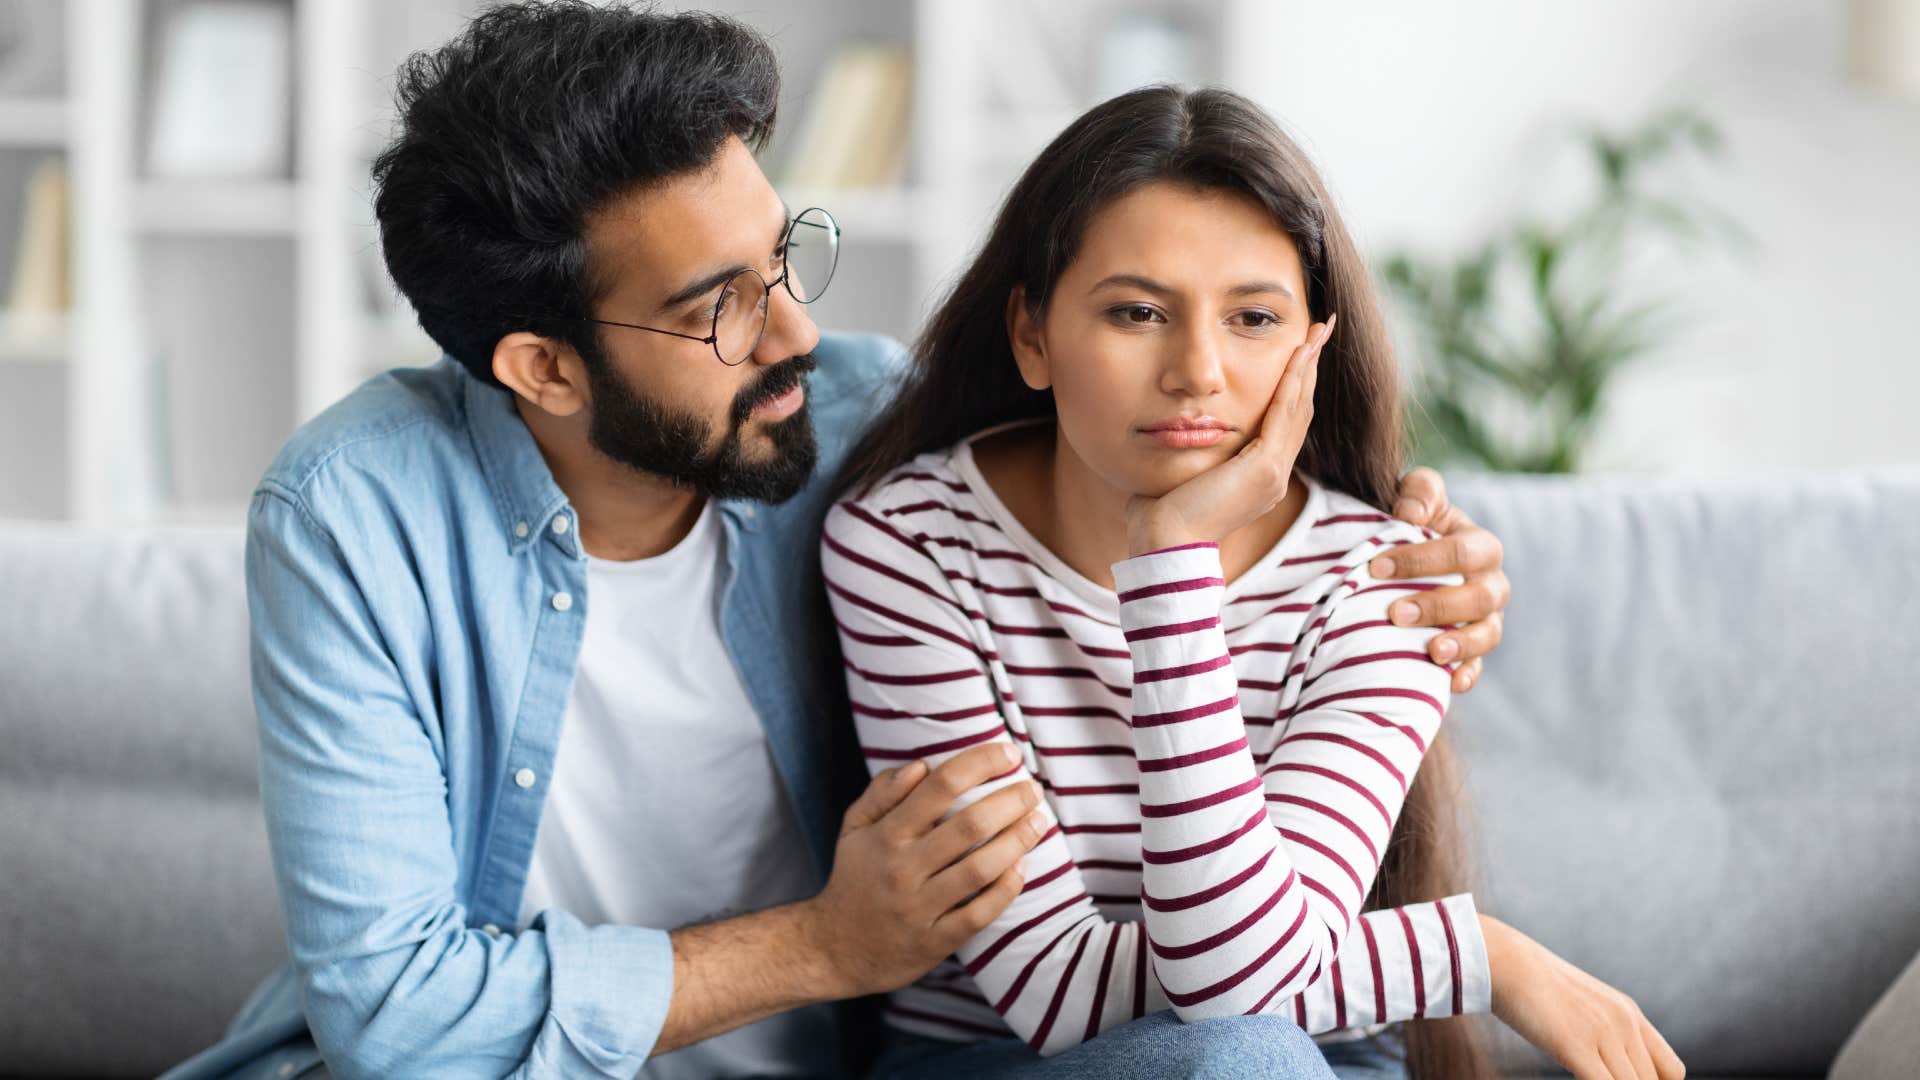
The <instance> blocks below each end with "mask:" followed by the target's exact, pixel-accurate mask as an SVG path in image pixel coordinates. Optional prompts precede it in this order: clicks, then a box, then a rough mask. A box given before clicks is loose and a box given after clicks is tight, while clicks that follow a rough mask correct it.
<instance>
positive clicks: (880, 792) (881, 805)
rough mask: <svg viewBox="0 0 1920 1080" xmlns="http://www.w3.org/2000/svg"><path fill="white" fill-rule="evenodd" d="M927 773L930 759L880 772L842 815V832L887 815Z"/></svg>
mask: <svg viewBox="0 0 1920 1080" xmlns="http://www.w3.org/2000/svg"><path fill="white" fill-rule="evenodd" d="M926 775H927V763H926V762H924V761H910V762H908V763H906V764H905V765H901V766H899V767H898V768H893V769H886V770H883V771H882V772H880V773H879V774H878V775H876V776H875V777H874V778H873V780H872V781H871V782H869V783H868V784H867V790H865V791H863V792H861V793H860V797H859V798H857V799H855V800H853V805H852V806H849V807H847V812H846V815H845V816H844V817H842V818H841V824H840V835H842V836H845V835H846V834H847V833H850V832H852V831H853V830H855V829H864V828H866V827H867V826H869V825H872V824H873V823H874V822H876V821H879V820H880V819H881V818H883V817H886V816H887V814H888V812H889V811H891V810H892V809H893V808H894V807H896V806H899V805H900V800H902V799H904V798H906V797H907V793H908V792H910V791H912V790H913V788H914V785H916V784H918V783H919V782H920V780H921V778H923V777H925V776H926Z"/></svg>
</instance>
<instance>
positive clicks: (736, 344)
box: [581, 206, 840, 367]
mask: <svg viewBox="0 0 1920 1080" xmlns="http://www.w3.org/2000/svg"><path fill="white" fill-rule="evenodd" d="M778 261H779V263H780V276H779V277H777V278H774V279H773V281H772V282H769V281H767V279H766V278H764V277H761V276H760V272H759V271H758V270H755V269H753V268H752V267H750V266H745V267H741V268H740V269H739V270H737V271H735V272H734V275H733V276H732V277H730V278H728V279H727V281H726V284H725V285H723V286H722V287H721V289H720V296H719V299H718V300H716V301H715V302H714V307H713V327H712V329H711V331H710V332H709V333H708V334H707V336H706V337H697V336H695V335H693V334H683V333H681V332H680V331H678V330H662V329H660V328H659V327H657V326H640V325H638V324H636V323H624V322H614V321H613V320H611V319H583V320H581V321H582V322H590V323H599V324H600V325H602V326H624V327H626V328H627V329H629V330H646V331H649V332H651V333H655V334H666V335H668V336H670V337H677V338H686V339H687V340H688V341H698V342H700V343H702V344H705V345H710V346H712V347H713V355H715V356H717V357H719V358H720V362H721V363H723V364H725V365H727V366H728V367H734V366H736V365H738V364H740V363H743V362H744V361H745V360H746V359H747V357H749V356H752V355H753V350H754V349H756V348H758V347H759V345H760V335H761V334H762V333H765V332H766V329H767V297H768V295H769V294H770V293H771V292H772V291H773V288H774V286H776V285H784V286H786V289H787V295H789V296H791V297H793V298H794V299H795V300H797V301H799V302H800V303H802V304H811V303H813V302H814V301H815V300H818V299H820V294H821V293H823V292H826V291H827V283H828V282H830V281H832V280H833V271H834V267H836V266H838V265H839V263H840V226H839V225H838V224H837V223H836V222H835V221H834V220H833V215H832V214H829V213H827V212H826V211H825V210H822V209H821V208H820V207H817V206H814V207H809V208H808V209H806V210H802V211H801V212H800V213H799V214H797V215H795V217H794V219H793V221H792V222H791V223H790V224H788V226H787V233H786V236H785V237H783V238H782V239H781V242H780V248H779V256H778Z"/></svg>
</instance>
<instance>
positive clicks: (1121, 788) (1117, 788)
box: [1040, 780, 1140, 798]
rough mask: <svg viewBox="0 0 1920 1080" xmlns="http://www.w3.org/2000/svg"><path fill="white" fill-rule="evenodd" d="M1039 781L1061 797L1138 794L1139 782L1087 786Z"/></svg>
mask: <svg viewBox="0 0 1920 1080" xmlns="http://www.w3.org/2000/svg"><path fill="white" fill-rule="evenodd" d="M1040 782H1041V783H1042V784H1044V785H1046V788H1047V790H1049V791H1051V792H1053V793H1054V794H1056V795H1059V796H1061V797H1063V798H1072V797H1075V796H1079V795H1138V794H1140V785H1139V784H1094V785H1091V786H1087V787H1056V786H1055V785H1053V784H1050V783H1048V782H1047V781H1045V780H1042V781H1040Z"/></svg>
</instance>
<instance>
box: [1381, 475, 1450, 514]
mask: <svg viewBox="0 0 1920 1080" xmlns="http://www.w3.org/2000/svg"><path fill="white" fill-rule="evenodd" d="M1446 507H1447V483H1446V481H1445V480H1442V479H1441V478H1440V474H1439V473H1437V472H1435V471H1434V470H1432V469H1429V468H1427V467H1426V466H1424V465H1423V466H1421V467H1420V468H1418V469H1415V470H1413V471H1412V472H1409V473H1408V474H1407V475H1405V476H1403V477H1401V478H1400V494H1399V495H1398V496H1397V497H1396V498H1395V499H1394V503H1393V516H1394V517H1397V518H1399V519H1400V520H1402V521H1406V522H1411V523H1412V524H1415V525H1429V526H1430V525H1432V524H1433V520H1434V518H1436V517H1438V516H1440V513H1441V511H1443V510H1445V509H1446Z"/></svg>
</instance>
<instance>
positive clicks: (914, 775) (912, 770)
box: [900, 759, 927, 780]
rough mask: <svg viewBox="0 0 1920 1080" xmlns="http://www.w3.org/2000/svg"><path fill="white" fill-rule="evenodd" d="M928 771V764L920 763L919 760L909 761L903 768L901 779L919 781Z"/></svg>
mask: <svg viewBox="0 0 1920 1080" xmlns="http://www.w3.org/2000/svg"><path fill="white" fill-rule="evenodd" d="M926 771H927V763H926V762H924V761H920V760H917V759H916V760H914V761H909V762H907V763H906V764H905V765H904V766H902V767H901V769H900V779H902V780H918V779H919V778H920V774H921V773H923V772H926Z"/></svg>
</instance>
